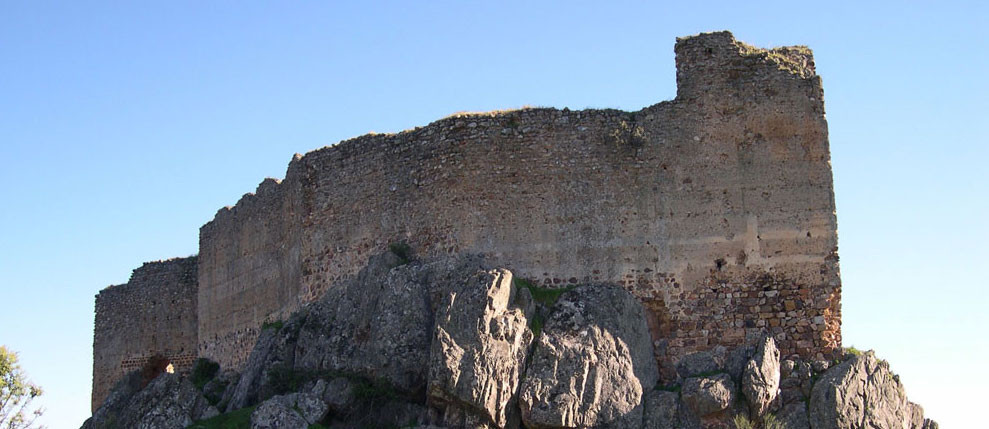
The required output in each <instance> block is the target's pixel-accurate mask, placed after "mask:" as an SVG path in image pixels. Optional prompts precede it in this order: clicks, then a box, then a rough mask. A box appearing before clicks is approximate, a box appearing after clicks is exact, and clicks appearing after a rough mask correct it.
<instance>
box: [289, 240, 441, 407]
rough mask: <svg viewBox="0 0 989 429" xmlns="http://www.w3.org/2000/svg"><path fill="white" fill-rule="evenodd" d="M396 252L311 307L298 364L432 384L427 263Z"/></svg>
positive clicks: (395, 382)
mask: <svg viewBox="0 0 989 429" xmlns="http://www.w3.org/2000/svg"><path fill="white" fill-rule="evenodd" d="M399 263H400V261H399V260H398V259H397V257H395V255H394V254H392V253H391V252H387V253H384V254H383V255H379V256H376V257H373V258H372V262H371V263H370V264H369V266H368V268H366V269H365V270H364V271H362V272H361V274H359V275H358V277H357V279H355V280H353V281H350V282H345V283H344V284H340V285H337V286H335V287H334V288H331V289H330V290H329V291H328V292H327V293H326V296H325V297H324V298H323V299H322V300H321V301H319V302H318V303H316V304H315V305H313V306H311V308H310V310H309V314H308V316H307V317H306V319H305V321H304V323H303V324H302V326H301V329H300V332H299V340H298V341H299V343H300V344H302V345H303V346H302V347H298V348H296V350H295V356H294V364H295V367H296V368H303V369H310V370H332V371H338V372H344V373H348V374H354V375H359V376H362V377H366V378H368V379H372V380H381V381H384V382H386V383H388V384H389V385H392V386H394V387H396V388H398V389H400V390H403V391H407V392H414V391H417V390H420V389H422V388H423V387H424V386H425V384H426V369H427V368H428V366H427V365H428V360H429V359H428V358H429V347H430V342H431V340H432V328H433V323H432V322H433V320H432V318H433V317H432V309H431V306H430V294H429V286H428V284H427V283H425V282H423V281H422V278H421V276H420V275H419V274H421V267H419V266H410V265H403V266H398V267H395V268H393V269H391V270H390V271H385V268H386V267H389V266H395V265H397V264H399Z"/></svg>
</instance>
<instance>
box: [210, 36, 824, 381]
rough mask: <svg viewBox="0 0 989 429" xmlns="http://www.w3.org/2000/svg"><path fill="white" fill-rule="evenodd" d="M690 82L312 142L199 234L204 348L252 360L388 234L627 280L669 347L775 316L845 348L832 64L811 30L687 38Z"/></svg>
mask: <svg viewBox="0 0 989 429" xmlns="http://www.w3.org/2000/svg"><path fill="white" fill-rule="evenodd" d="M675 51H676V54H677V85H678V92H677V98H676V99H675V100H672V101H668V102H663V103H660V104H657V105H654V106H651V107H647V108H645V109H642V110H640V111H638V112H621V111H616V110H583V111H571V110H568V109H563V110H557V109H524V110H518V111H509V112H499V113H485V114H462V115H455V116H452V117H448V118H445V119H442V120H439V121H436V122H434V123H432V124H429V125H427V126H425V127H421V128H416V129H414V130H409V131H404V132H401V133H397V134H376V135H366V136H361V137H358V138H355V139H352V140H348V141H345V142H341V143H339V144H337V145H335V146H332V147H327V148H323V149H320V150H317V151H313V152H310V153H308V154H306V155H305V156H302V157H296V158H295V159H294V160H293V161H292V162H291V163H290V166H289V169H288V173H287V174H286V178H285V180H284V181H281V182H277V181H274V180H266V181H265V182H263V183H262V184H261V186H260V187H259V189H258V191H257V193H256V194H253V195H248V196H245V197H244V198H243V199H242V200H241V201H240V202H239V203H238V204H237V205H236V206H234V207H232V208H227V209H223V210H221V211H220V212H219V213H218V214H217V216H216V218H215V219H214V220H213V221H211V222H210V223H208V224H207V225H205V226H204V227H203V228H202V230H201V234H200V269H199V282H200V288H199V321H200V323H199V339H200V347H199V349H200V353H201V354H202V355H203V356H205V357H210V358H212V359H214V360H217V361H219V362H221V364H224V366H231V367H237V366H239V365H240V364H241V363H242V362H243V361H244V359H246V357H247V353H248V352H249V350H250V346H251V344H253V341H254V340H255V338H256V337H257V333H258V328H259V327H260V325H261V323H262V322H263V321H265V320H271V319H279V318H283V317H285V316H286V315H287V314H289V313H290V312H292V311H294V310H295V309H297V308H298V307H299V306H300V305H302V304H304V303H306V302H309V301H311V300H313V299H315V298H317V297H319V296H320V295H321V294H322V293H323V292H324V291H325V290H326V289H327V288H328V287H332V285H333V284H334V282H336V281H337V280H340V279H342V278H344V277H347V276H350V275H353V274H354V273H356V272H357V270H359V269H360V268H361V267H362V266H363V265H364V264H365V262H366V261H367V259H368V257H369V255H371V254H373V253H376V252H379V251H382V250H383V249H385V248H387V246H388V244H389V243H392V242H396V241H404V242H407V243H409V244H410V245H411V246H412V247H413V248H415V249H416V251H417V252H418V253H419V254H420V256H422V257H425V258H432V257H439V256H442V255H447V254H451V253H479V254H482V255H485V256H486V257H487V258H488V260H489V261H491V263H493V264H497V265H500V266H504V267H507V268H509V269H512V270H513V271H514V272H515V274H516V276H519V277H524V278H528V279H531V280H534V281H537V282H539V283H541V284H544V285H547V286H557V287H558V286H562V285H565V284H574V283H582V282H614V283H619V284H622V285H624V286H625V287H626V288H628V289H629V290H632V291H633V292H634V293H636V295H637V296H639V297H640V298H641V299H643V301H644V302H645V303H646V305H647V307H649V308H650V311H651V316H650V317H651V322H650V323H651V326H652V329H653V332H654V336H655V337H656V340H657V345H658V346H659V347H658V352H657V358H658V359H659V361H660V362H661V364H662V362H665V361H668V360H669V359H670V358H672V357H674V356H678V355H681V354H683V353H686V352H689V351H693V350H699V349H705V348H710V347H713V346H714V345H717V344H721V343H724V344H726V345H730V344H736V343H738V342H740V341H742V339H744V337H745V335H747V334H750V333H752V332H755V331H757V330H768V331H770V332H772V333H773V334H774V335H775V336H776V337H777V341H778V342H779V343H780V344H781V348H782V349H783V350H784V353H799V354H804V355H814V354H825V353H828V352H829V350H831V349H833V348H834V347H837V346H840V306H839V298H840V281H839V280H838V271H837V258H836V248H837V237H836V229H837V228H836V222H835V214H834V199H833V192H832V180H831V169H830V164H829V149H828V141H827V124H826V122H825V119H824V107H823V101H822V90H821V82H820V79H819V78H818V77H817V75H816V74H815V72H814V63H813V58H812V56H811V54H810V52H809V50H807V49H806V48H800V47H793V48H779V49H774V50H769V51H767V50H760V49H756V48H752V47H749V46H747V45H744V44H742V43H739V42H737V41H736V40H735V39H734V38H733V37H732V36H731V34H729V33H726V32H722V33H711V34H704V35H700V36H695V37H691V38H684V39H679V40H678V41H677V44H676V48H675Z"/></svg>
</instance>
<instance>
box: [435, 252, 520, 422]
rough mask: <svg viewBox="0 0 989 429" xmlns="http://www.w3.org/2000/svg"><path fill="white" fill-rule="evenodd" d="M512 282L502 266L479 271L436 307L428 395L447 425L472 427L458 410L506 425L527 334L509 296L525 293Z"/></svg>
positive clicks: (511, 410) (513, 406)
mask: <svg viewBox="0 0 989 429" xmlns="http://www.w3.org/2000/svg"><path fill="white" fill-rule="evenodd" d="M512 283H513V282H512V273H511V272H509V271H508V270H504V269H498V270H479V271H477V272H475V273H474V274H473V275H470V276H469V277H467V278H465V279H464V280H463V281H462V283H461V284H460V285H459V287H453V288H452V289H451V290H450V292H448V294H447V296H446V297H445V299H444V300H443V301H442V304H441V305H440V306H439V310H438V312H437V314H436V330H435V337H434V339H433V345H432V352H431V354H430V360H429V390H428V393H429V396H430V400H431V401H432V402H434V403H436V404H442V405H443V407H444V408H446V410H445V413H444V414H445V417H444V420H445V423H447V424H455V425H460V424H466V423H469V424H471V425H472V426H474V425H476V424H477V423H471V422H470V416H464V415H463V414H479V415H480V417H481V421H483V422H486V423H491V424H493V425H494V426H496V427H506V426H507V425H508V422H509V418H510V417H512V416H510V414H511V413H512V412H513V411H514V410H516V409H517V407H516V404H517V398H516V393H517V391H518V385H519V379H520V375H521V372H522V370H523V368H524V365H525V359H526V351H527V349H528V347H529V343H530V342H531V341H532V332H531V331H530V330H529V328H528V326H527V324H528V319H527V317H526V315H525V313H524V311H523V310H522V309H519V308H517V307H515V306H513V298H515V297H516V296H517V295H518V294H519V293H527V292H528V291H525V290H524V289H523V291H524V292H520V291H519V290H517V289H516V288H515V287H514V285H513V284H512ZM513 307H514V308H513ZM451 408H455V409H451ZM460 408H463V410H461V409H460ZM515 417H516V418H517V416H515ZM516 424H517V423H516Z"/></svg>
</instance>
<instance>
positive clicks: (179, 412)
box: [82, 372, 216, 429]
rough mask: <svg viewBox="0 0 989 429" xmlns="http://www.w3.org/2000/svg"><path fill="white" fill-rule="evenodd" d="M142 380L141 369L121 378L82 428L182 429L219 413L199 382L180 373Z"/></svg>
mask: <svg viewBox="0 0 989 429" xmlns="http://www.w3.org/2000/svg"><path fill="white" fill-rule="evenodd" d="M140 384H141V381H140V375H139V373H137V372H135V373H132V374H131V375H129V376H127V377H125V378H124V379H123V380H121V381H120V382H119V383H118V384H117V387H116V388H115V389H114V390H113V391H112V393H111V394H110V396H109V397H108V399H107V401H106V402H104V404H103V406H101V407H100V408H99V409H97V411H96V412H95V413H94V414H93V417H92V418H90V419H89V420H87V421H86V422H85V423H83V425H82V428H83V429H104V428H106V429H110V428H139V429H170V428H176V429H178V428H184V427H186V426H188V425H190V424H192V422H193V421H195V420H198V419H200V418H202V417H204V415H205V416H209V415H215V413H216V409H215V408H212V407H211V406H210V405H209V404H208V403H207V401H206V398H204V397H203V396H202V395H201V393H200V392H199V390H198V389H196V386H194V385H193V384H192V382H190V381H189V380H188V379H186V378H184V377H181V376H179V375H177V374H169V373H165V374H161V375H159V376H158V377H157V378H155V379H154V380H152V381H151V382H150V383H149V384H148V385H147V386H145V387H144V388H140Z"/></svg>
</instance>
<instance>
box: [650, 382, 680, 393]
mask: <svg viewBox="0 0 989 429" xmlns="http://www.w3.org/2000/svg"><path fill="white" fill-rule="evenodd" d="M655 389H656V390H662V391H664V392H673V393H680V390H681V389H682V387H681V386H680V385H679V384H676V383H670V384H657V385H656V387H655Z"/></svg>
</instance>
